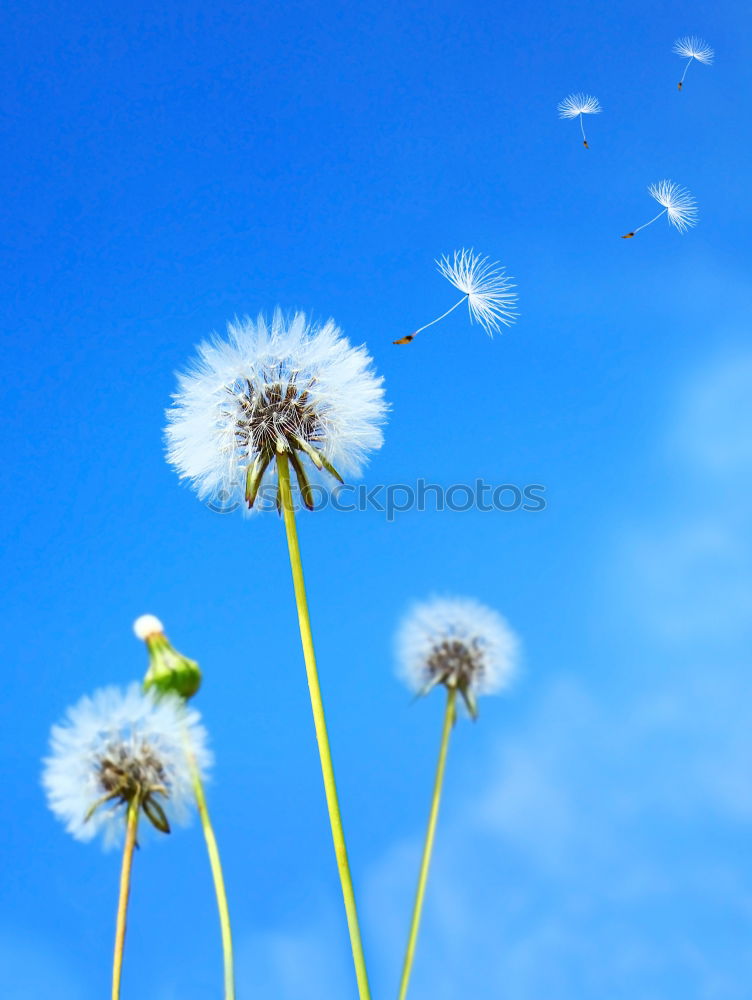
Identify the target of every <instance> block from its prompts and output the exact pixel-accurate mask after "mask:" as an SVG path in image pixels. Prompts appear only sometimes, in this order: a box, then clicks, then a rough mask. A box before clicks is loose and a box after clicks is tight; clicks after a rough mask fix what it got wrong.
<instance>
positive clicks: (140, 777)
mask: <svg viewBox="0 0 752 1000" xmlns="http://www.w3.org/2000/svg"><path fill="white" fill-rule="evenodd" d="M186 742H187V743H188V744H189V745H190V748H191V752H192V754H193V756H194V758H195V761H196V766H197V767H198V769H199V773H202V772H205V771H206V770H207V769H208V767H209V765H210V763H211V755H210V753H209V751H208V749H207V735H206V730H205V729H204V727H203V726H202V725H201V724H200V716H199V714H198V713H197V712H195V711H192V710H190V709H187V708H186V707H185V705H184V703H183V702H182V701H180V700H179V699H178V698H176V697H175V696H172V695H166V696H162V697H156V696H155V695H154V694H152V693H151V692H144V691H142V690H141V688H140V687H139V686H138V685H137V684H133V685H131V686H130V687H129V688H128V689H127V690H126V691H121V690H119V689H118V688H114V687H111V688H104V689H102V690H100V691H97V692H96V693H95V694H94V695H93V696H92V697H84V698H82V699H81V700H80V701H79V702H78V703H77V704H76V705H74V706H73V707H72V708H70V709H69V710H68V713H67V717H66V719H65V721H64V722H63V723H62V724H61V725H57V726H53V728H52V733H51V739H50V747H51V754H50V756H49V757H48V758H47V759H46V760H45V762H44V771H43V774H42V784H43V785H44V788H45V790H46V792H47V800H48V803H49V806H50V809H51V810H52V811H53V813H54V814H55V815H56V816H57V817H58V819H60V820H61V821H62V822H63V823H64V824H65V827H66V829H67V830H68V832H69V833H71V834H72V835H73V836H74V837H75V838H76V839H77V840H84V841H86V840H92V839H93V838H94V837H95V836H96V835H97V834H101V835H102V837H103V840H104V843H105V846H111V845H113V844H114V843H116V842H117V841H118V839H119V838H120V837H121V835H122V833H123V830H124V828H125V814H126V810H127V808H128V805H129V803H131V802H132V801H133V800H134V799H137V800H138V802H139V805H140V807H141V810H142V812H143V813H144V814H145V816H146V817H147V818H148V819H149V820H150V821H151V823H152V825H154V826H155V827H156V828H157V829H159V830H161V831H163V832H165V833H167V832H169V829H170V820H172V819H174V820H177V821H183V820H185V819H186V817H187V815H188V807H189V804H190V803H191V801H192V797H193V792H192V781H191V772H190V767H189V763H188V759H187V756H186Z"/></svg>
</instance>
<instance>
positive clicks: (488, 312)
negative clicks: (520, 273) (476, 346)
mask: <svg viewBox="0 0 752 1000" xmlns="http://www.w3.org/2000/svg"><path fill="white" fill-rule="evenodd" d="M436 266H437V267H438V269H439V272H440V273H441V274H442V275H443V276H444V277H445V278H446V279H447V281H450V282H451V283H452V284H453V285H454V287H455V288H458V289H459V290H460V291H461V292H464V294H465V295H466V296H467V305H468V309H469V310H470V319H471V321H473V320H474V321H475V322H476V323H479V324H480V325H481V326H482V327H483V329H484V330H485V331H486V333H487V334H488V335H489V336H493V333H494V331H496V332H498V331H499V330H500V329H501V325H502V324H503V325H504V326H511V325H512V324H513V323H514V322H515V320H516V319H517V293H516V292H515V291H514V288H515V285H514V283H513V282H512V280H511V279H510V278H508V277H507V275H506V269H505V268H503V267H502V266H501V264H499V263H498V262H496V263H492V262H491V261H490V260H489V258H488V257H481V256H480V254H477V253H475V251H473V250H460V251H455V252H454V255H453V256H452V258H451V260H450V258H449V255H448V254H446V255H444V256H443V257H441V258H440V259H439V260H437V261H436Z"/></svg>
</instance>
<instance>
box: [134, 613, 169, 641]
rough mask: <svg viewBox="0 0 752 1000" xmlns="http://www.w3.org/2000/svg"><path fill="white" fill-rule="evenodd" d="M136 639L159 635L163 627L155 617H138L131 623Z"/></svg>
mask: <svg viewBox="0 0 752 1000" xmlns="http://www.w3.org/2000/svg"><path fill="white" fill-rule="evenodd" d="M133 631H134V632H135V634H136V638H137V639H148V638H149V636H150V635H161V634H162V633H163V632H164V625H163V624H162V622H161V621H160V620H159V618H157V616H156V615H139V617H138V618H137V619H136V620H135V622H134V623H133Z"/></svg>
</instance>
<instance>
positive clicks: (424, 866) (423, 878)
mask: <svg viewBox="0 0 752 1000" xmlns="http://www.w3.org/2000/svg"><path fill="white" fill-rule="evenodd" d="M456 701H457V688H454V687H450V688H447V702H446V710H445V712H444V726H443V729H442V732H441V746H440V748H439V761H438V764H437V765H436V779H435V781H434V785H433V799H432V800H431V812H430V814H429V817H428V829H427V830H426V841H425V844H424V846H423V858H422V860H421V863H420V874H419V876H418V888H417V889H416V891H415V903H414V904H413V916H412V921H411V923H410V934H409V936H408V939H407V949H406V950H405V961H404V964H403V966H402V979H401V981H400V989H399V1000H405V997H406V996H407V987H408V984H409V982H410V973H411V972H412V968H413V959H414V958H415V945H416V943H417V940H418V930H419V928H420V917H421V913H422V911H423V899H424V897H425V894H426V884H427V882H428V869H429V867H430V864H431V854H432V852H433V842H434V839H435V837H436V824H437V822H438V819H439V804H440V802H441V789H442V787H443V785H444V771H445V769H446V759H447V750H448V749H449V735H450V733H451V732H452V726H453V725H454V720H455V718H456Z"/></svg>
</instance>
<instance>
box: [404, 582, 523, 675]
mask: <svg viewBox="0 0 752 1000" xmlns="http://www.w3.org/2000/svg"><path fill="white" fill-rule="evenodd" d="M518 660H519V640H518V638H517V636H516V635H515V633H514V632H513V631H512V630H511V628H510V627H509V625H508V624H507V622H506V621H505V620H504V618H502V617H501V615H499V614H498V613H497V612H496V611H493V610H492V609H491V608H488V607H486V606H485V605H484V604H481V603H479V602H478V601H476V600H473V599H471V598H460V597H454V598H448V597H437V598H433V599H432V600H428V601H425V602H423V603H420V604H416V605H415V606H414V607H413V608H412V610H411V611H410V613H409V614H408V615H407V617H406V618H405V620H404V621H403V623H402V625H401V627H400V629H399V631H398V633H397V662H398V671H399V675H400V677H401V678H402V679H403V680H404V682H405V683H406V684H407V686H408V687H409V688H410V689H411V690H413V691H415V692H418V693H420V692H422V691H423V690H425V688H426V687H427V686H429V685H431V684H432V683H433V682H434V681H435V680H436V676H435V675H436V673H437V671H442V672H447V671H449V674H448V677H447V678H446V680H448V681H449V682H450V683H454V684H455V685H461V684H462V683H467V684H468V687H469V688H470V689H471V690H472V692H473V693H474V694H477V695H482V694H493V693H495V692H497V691H501V690H502V689H503V688H505V687H507V686H508V684H509V683H510V681H511V680H512V678H513V676H514V674H515V670H516V668H517V664H518ZM440 679H441V680H444V678H440Z"/></svg>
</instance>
